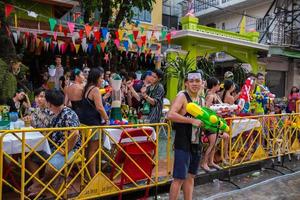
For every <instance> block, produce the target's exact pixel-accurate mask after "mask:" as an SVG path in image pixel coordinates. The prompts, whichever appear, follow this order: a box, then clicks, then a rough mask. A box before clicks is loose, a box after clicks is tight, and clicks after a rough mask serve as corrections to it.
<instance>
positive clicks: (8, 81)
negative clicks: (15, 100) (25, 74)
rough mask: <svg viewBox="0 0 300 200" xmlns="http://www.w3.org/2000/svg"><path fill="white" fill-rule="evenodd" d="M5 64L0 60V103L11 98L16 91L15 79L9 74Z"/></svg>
mask: <svg viewBox="0 0 300 200" xmlns="http://www.w3.org/2000/svg"><path fill="white" fill-rule="evenodd" d="M8 68H9V67H8V66H7V64H6V63H5V62H4V61H3V60H2V59H0V83H1V87H0V102H1V103H3V102H5V101H6V100H7V99H8V98H11V97H13V95H14V94H15V92H16V89H17V79H16V77H15V76H14V75H13V74H12V73H11V72H9V70H8Z"/></svg>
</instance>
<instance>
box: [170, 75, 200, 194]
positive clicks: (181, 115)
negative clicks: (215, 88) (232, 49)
mask: <svg viewBox="0 0 300 200" xmlns="http://www.w3.org/2000/svg"><path fill="white" fill-rule="evenodd" d="M201 86H202V78H201V74H200V73H197V72H191V73H189V74H188V76H187V78H186V79H185V87H186V90H185V91H181V92H179V94H178V95H177V97H176V99H175V100H174V102H173V104H172V106H171V109H170V111H169V113H168V116H167V117H168V119H169V120H171V121H172V122H173V124H174V130H175V131H176V134H175V140H174V169H173V178H174V180H173V182H172V184H171V188H170V194H169V199H170V200H176V199H178V196H179V192H180V189H181V187H183V194H184V199H185V200H191V199H192V194H193V189H194V178H195V175H196V174H197V171H198V167H199V162H200V155H201V146H200V142H199V141H200V137H201V130H200V128H199V127H200V126H201V125H202V122H201V121H200V120H197V119H194V118H192V116H191V115H189V114H188V113H187V112H186V105H187V104H188V103H189V102H198V103H199V105H203V104H204V100H202V99H201V98H200V97H199V95H198V94H199V91H200V90H201Z"/></svg>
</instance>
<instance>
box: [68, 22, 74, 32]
mask: <svg viewBox="0 0 300 200" xmlns="http://www.w3.org/2000/svg"><path fill="white" fill-rule="evenodd" d="M67 24H68V27H69V30H70V33H71V34H72V33H73V32H74V28H75V23H72V22H68V23H67Z"/></svg>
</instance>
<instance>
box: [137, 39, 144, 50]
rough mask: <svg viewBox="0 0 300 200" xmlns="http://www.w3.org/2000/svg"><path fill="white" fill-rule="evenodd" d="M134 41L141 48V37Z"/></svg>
mask: <svg viewBox="0 0 300 200" xmlns="http://www.w3.org/2000/svg"><path fill="white" fill-rule="evenodd" d="M136 43H137V45H138V47H139V48H141V47H142V45H143V41H142V40H141V39H138V40H137V41H136Z"/></svg>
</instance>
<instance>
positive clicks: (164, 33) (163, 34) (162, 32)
mask: <svg viewBox="0 0 300 200" xmlns="http://www.w3.org/2000/svg"><path fill="white" fill-rule="evenodd" d="M166 35H167V31H165V30H161V37H162V40H165V37H166Z"/></svg>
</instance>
